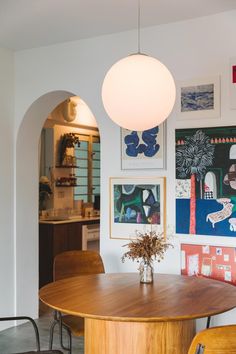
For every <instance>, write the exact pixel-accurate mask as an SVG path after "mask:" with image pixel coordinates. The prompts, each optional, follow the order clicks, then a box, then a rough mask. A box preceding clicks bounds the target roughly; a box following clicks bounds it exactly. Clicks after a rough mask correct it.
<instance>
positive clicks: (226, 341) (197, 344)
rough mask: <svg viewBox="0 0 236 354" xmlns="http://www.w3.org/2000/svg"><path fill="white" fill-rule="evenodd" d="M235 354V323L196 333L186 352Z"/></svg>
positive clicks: (195, 353)
mask: <svg viewBox="0 0 236 354" xmlns="http://www.w3.org/2000/svg"><path fill="white" fill-rule="evenodd" d="M233 353H234V354H235V353H236V325H228V326H221V327H212V328H208V329H205V330H204V331H201V332H199V333H197V334H196V336H195V337H194V338H193V341H192V343H191V346H190V348H189V351H188V354H233Z"/></svg>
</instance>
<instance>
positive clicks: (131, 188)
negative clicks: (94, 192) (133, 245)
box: [110, 177, 165, 238]
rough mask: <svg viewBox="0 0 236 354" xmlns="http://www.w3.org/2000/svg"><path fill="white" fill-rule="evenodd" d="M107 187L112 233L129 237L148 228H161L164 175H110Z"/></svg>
mask: <svg viewBox="0 0 236 354" xmlns="http://www.w3.org/2000/svg"><path fill="white" fill-rule="evenodd" d="M110 188H111V190H110V192H111V202H110V204H111V211H110V213H111V215H110V226H111V235H112V237H115V238H116V237H117V238H130V237H132V236H134V235H137V233H136V231H142V232H143V231H145V230H150V229H152V228H155V230H156V231H164V220H165V179H164V178H141V177H140V178H135V177H134V178H111V180H110ZM153 230H154V229H153Z"/></svg>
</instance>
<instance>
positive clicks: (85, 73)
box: [15, 11, 236, 324]
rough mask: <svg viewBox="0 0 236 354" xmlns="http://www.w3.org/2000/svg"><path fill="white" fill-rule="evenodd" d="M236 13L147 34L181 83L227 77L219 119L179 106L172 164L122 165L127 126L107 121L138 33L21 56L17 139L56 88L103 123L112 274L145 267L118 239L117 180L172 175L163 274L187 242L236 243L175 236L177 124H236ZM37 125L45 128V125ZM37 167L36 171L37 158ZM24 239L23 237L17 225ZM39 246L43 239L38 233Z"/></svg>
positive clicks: (104, 248) (104, 241) (104, 238)
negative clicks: (114, 85) (105, 99)
mask: <svg viewBox="0 0 236 354" xmlns="http://www.w3.org/2000/svg"><path fill="white" fill-rule="evenodd" d="M235 16H236V12H235V11H232V12H226V13H223V14H218V15H214V16H210V17H204V18H199V19H195V20H189V21H185V22H179V23H174V24H168V25H162V26H159V27H152V28H146V29H143V30H142V31H141V50H142V52H145V53H147V54H150V55H153V56H155V57H157V58H158V59H160V60H161V61H162V62H163V63H165V65H166V66H167V67H168V68H169V69H170V70H171V72H172V73H173V75H174V77H175V79H176V82H177V85H179V82H180V81H186V80H192V79H201V78H203V79H205V78H207V77H211V76H220V104H221V113H220V116H219V117H218V118H208V117H207V116H205V117H203V118H201V119H198V120H193V119H191V120H189V121H188V120H187V121H186V120H180V119H179V115H178V109H177V105H176V106H175V108H174V110H173V112H172V114H171V115H170V117H169V118H168V120H167V124H166V130H167V134H166V143H165V146H166V168H165V169H148V170H147V169H146V170H144V169H141V170H122V169H121V149H120V128H119V127H118V126H116V125H115V124H114V123H112V122H111V121H110V120H109V119H108V118H107V116H106V113H105V111H104V109H103V106H102V102H101V85H102V81H103V78H104V75H105V73H106V71H107V70H108V68H109V67H110V66H111V65H112V64H113V63H114V62H115V61H116V60H118V59H119V58H121V57H123V56H126V55H128V54H130V53H132V52H135V51H136V50H137V48H136V32H135V31H130V32H126V33H119V34H115V35H109V36H103V37H99V38H92V39H88V40H82V41H78V42H70V43H66V44H61V45H55V46H50V47H47V48H37V49H34V50H26V51H22V52H18V53H16V67H15V70H16V91H15V92H16V105H15V108H16V109H15V111H16V117H15V118H16V121H15V123H16V124H15V136H16V140H17V139H19V136H18V132H19V126H20V124H21V122H22V121H23V120H24V115H25V112H26V111H27V109H28V108H29V107H30V105H31V104H32V103H33V102H34V101H35V100H37V99H38V98H39V97H40V96H42V95H44V94H47V93H48V92H52V91H55V90H65V91H69V92H73V94H75V95H79V96H80V97H81V98H82V99H83V100H84V101H85V102H86V103H87V104H88V106H89V107H90V109H91V110H92V112H93V114H94V116H95V118H96V120H97V123H98V127H99V131H100V135H101V149H102V150H101V253H102V256H103V259H104V263H105V268H106V271H107V272H116V271H137V264H135V263H132V262H125V263H124V264H123V263H122V262H121V256H122V254H123V252H124V248H123V247H122V246H123V245H124V244H125V243H126V242H127V240H121V239H113V238H110V228H109V215H110V210H109V209H110V195H109V179H110V177H147V176H149V177H156V176H159V177H161V176H165V177H166V178H167V197H166V205H167V233H168V234H169V235H172V236H173V239H172V240H173V241H172V242H173V244H174V246H175V247H174V249H173V250H172V249H171V250H169V251H168V252H167V254H166V257H165V259H164V261H162V262H161V263H159V264H158V265H156V266H155V270H156V271H157V272H165V273H176V274H179V273H180V271H181V259H180V254H181V252H180V244H181V242H184V243H188V242H193V243H200V244H205V243H209V242H210V243H212V244H215V245H227V246H235V245H236V242H235V239H234V238H228V237H223V236H222V237H221V236H211V238H210V239H209V236H196V235H177V236H175V129H176V128H187V127H189V128H190V127H194V128H196V127H209V126H224V125H225V126H227V125H234V124H235V112H236V111H235V110H231V109H230V103H229V79H230V71H229V61H230V58H232V57H236V52H235V48H236V38H235V31H236V23H235ZM34 120H35V117H33V116H32V122H34ZM32 125H34V124H33V123H32ZM35 127H36V128H37V129H38V127H37V122H35ZM37 153H38V152H37V151H36V145H35V146H34V150H33V151H31V157H32V156H35V157H36V156H37ZM25 158H27V156H26V157H25ZM30 168H36V163H35V162H34V161H32V164H31V166H30ZM16 173H17V174H19V175H21V176H22V181H20V182H19V183H18V185H17V188H21V189H22V192H25V193H26V195H27V193H29V192H28V191H27V188H28V190H31V189H33V183H34V182H32V181H31V180H30V179H27V175H26V171H25V170H24V169H23V168H22V167H21V166H20V164H19V166H18V167H17V171H16ZM25 178H26V179H27V183H28V184H27V188H26V186H25V184H24V179H25ZM29 186H31V187H30V188H29ZM35 195H36V194H35ZM29 199H30V198H27V200H29ZM23 204H24V201H23ZM32 205H35V201H32ZM21 207H22V205H21ZM16 213H18V209H16ZM31 213H32V218H31V217H30V216H29V217H28V220H29V221H28V224H27V226H26V227H25V233H26V235H27V236H28V237H29V238H30V237H31V238H32V231H35V227H34V225H33V223H34V222H36V220H37V210H34V208H33V207H32V208H31ZM20 222H21V221H20V220H19V223H20ZM125 236H126V235H124V237H125ZM19 237H20V236H19ZM16 238H18V234H17V230H16ZM24 242H26V239H25V240H24ZM33 243H34V244H35V245H36V244H37V237H36V236H35V235H34V242H33ZM32 247H33V244H32ZM17 256H18V257H22V256H24V243H22V244H20V242H19V244H18V248H17ZM35 267H37V265H35ZM33 286H35V285H33ZM31 290H32V289H29V288H28V289H27V294H26V291H25V294H24V291H23V292H22V301H21V303H20V304H21V309H23V310H24V309H26V308H27V303H28V302H30V301H31V299H30V291H31ZM23 295H25V298H23ZM234 317H235V315H234V312H232V313H228V314H224V315H221V316H220V317H219V318H215V319H214V321H215V322H214V323H215V324H220V323H222V322H223V323H226V322H231V321H232V322H233V321H234Z"/></svg>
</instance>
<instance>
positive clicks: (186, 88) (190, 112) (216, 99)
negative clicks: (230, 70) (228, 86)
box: [177, 76, 220, 120]
mask: <svg viewBox="0 0 236 354" xmlns="http://www.w3.org/2000/svg"><path fill="white" fill-rule="evenodd" d="M177 116H178V119H180V120H191V119H199V118H217V117H219V116H220V78H219V76H214V77H208V78H203V79H195V80H191V81H183V82H179V83H178V89H177Z"/></svg>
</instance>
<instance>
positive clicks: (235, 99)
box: [229, 58, 236, 109]
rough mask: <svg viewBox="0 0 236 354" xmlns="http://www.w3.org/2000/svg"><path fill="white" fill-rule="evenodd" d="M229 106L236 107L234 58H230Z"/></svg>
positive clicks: (235, 66)
mask: <svg viewBox="0 0 236 354" xmlns="http://www.w3.org/2000/svg"><path fill="white" fill-rule="evenodd" d="M229 93H230V108H231V109H236V58H231V59H230V87H229Z"/></svg>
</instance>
